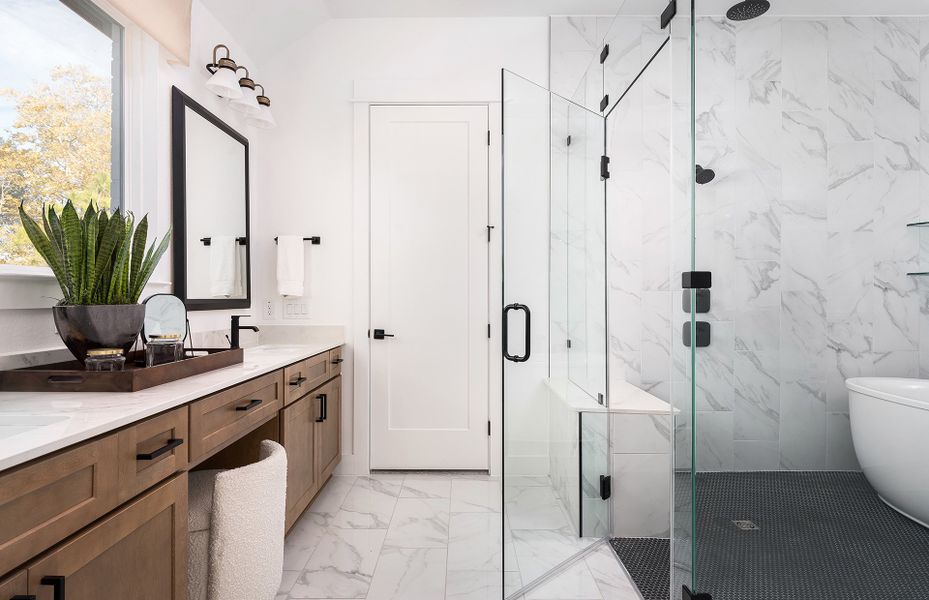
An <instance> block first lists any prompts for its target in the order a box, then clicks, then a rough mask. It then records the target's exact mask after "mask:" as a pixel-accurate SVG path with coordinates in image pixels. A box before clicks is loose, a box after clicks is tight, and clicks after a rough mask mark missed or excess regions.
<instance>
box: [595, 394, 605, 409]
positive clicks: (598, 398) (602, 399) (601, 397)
mask: <svg viewBox="0 0 929 600" xmlns="http://www.w3.org/2000/svg"><path fill="white" fill-rule="evenodd" d="M597 402H599V403H600V406H603V403H604V402H606V398H605V397H604V396H603V394H597Z"/></svg>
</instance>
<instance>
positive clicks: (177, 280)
mask: <svg viewBox="0 0 929 600" xmlns="http://www.w3.org/2000/svg"><path fill="white" fill-rule="evenodd" d="M186 108H190V109H191V110H193V111H194V112H196V113H197V114H198V115H200V116H201V117H203V118H204V119H206V120H207V121H209V122H210V123H212V124H213V125H215V126H216V127H217V128H218V129H220V130H221V131H223V132H224V133H226V134H227V135H228V136H229V137H231V138H233V139H234V140H236V141H237V142H239V143H241V144H242V145H243V146H244V147H245V239H246V244H245V274H246V282H245V298H193V299H192V298H188V297H187V146H186V141H187V127H186V119H185V109H186ZM171 195H172V211H173V213H174V214H173V219H172V221H173V230H174V233H173V235H174V240H173V255H174V256H173V261H172V262H173V270H174V273H173V278H174V295H175V296H177V297H178V298H180V299H181V300H182V301H183V302H184V304H185V305H186V306H187V310H223V309H235V308H250V307H251V305H252V264H251V254H252V244H251V223H250V218H251V217H250V215H249V161H248V139H246V138H245V136H243V135H242V134H240V133H239V132H238V131H236V130H235V129H233V128H232V127H230V126H229V125H227V124H226V123H224V122H223V121H222V120H221V119H220V118H219V117H217V116H216V115H214V114H213V113H211V112H210V111H208V110H207V109H206V108H204V107H203V106H201V105H200V104H199V103H198V102H197V101H196V100H194V99H193V98H191V97H190V96H188V95H187V94H185V93H184V92H182V91H181V90H179V89H177V87H174V86H172V87H171Z"/></svg>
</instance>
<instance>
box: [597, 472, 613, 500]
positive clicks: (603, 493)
mask: <svg viewBox="0 0 929 600" xmlns="http://www.w3.org/2000/svg"><path fill="white" fill-rule="evenodd" d="M611 495H613V478H612V477H610V476H609V475H601V476H600V499H601V500H609V499H610V496H611Z"/></svg>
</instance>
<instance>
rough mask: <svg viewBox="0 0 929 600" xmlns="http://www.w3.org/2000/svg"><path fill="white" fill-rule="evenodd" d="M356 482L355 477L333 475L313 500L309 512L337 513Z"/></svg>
mask: <svg viewBox="0 0 929 600" xmlns="http://www.w3.org/2000/svg"><path fill="white" fill-rule="evenodd" d="M354 483H355V478H354V477H346V476H338V475H335V476H333V477H332V478H330V479H329V482H328V483H327V484H326V485H325V487H323V489H322V490H321V491H320V492H319V495H318V496H316V499H315V500H313V503H312V504H311V505H310V508H309V509H308V510H309V512H313V513H320V514H327V515H335V513H337V512H339V509H340V508H342V501H343V500H345V496H346V495H348V492H349V490H351V489H352V485H353V484H354Z"/></svg>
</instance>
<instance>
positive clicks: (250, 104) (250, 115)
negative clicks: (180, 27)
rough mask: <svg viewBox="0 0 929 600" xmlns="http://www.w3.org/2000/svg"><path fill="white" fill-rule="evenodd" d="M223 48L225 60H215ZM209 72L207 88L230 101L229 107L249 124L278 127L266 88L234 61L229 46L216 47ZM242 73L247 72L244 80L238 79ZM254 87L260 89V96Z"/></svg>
mask: <svg viewBox="0 0 929 600" xmlns="http://www.w3.org/2000/svg"><path fill="white" fill-rule="evenodd" d="M220 48H222V49H223V50H225V51H226V56H225V57H224V58H217V57H216V55H217V53H218V52H219V49H220ZM206 70H207V71H209V72H210V75H211V76H210V78H209V79H208V80H207V82H206V89H208V90H210V91H211V92H213V93H214V94H216V95H217V96H219V97H221V98H228V99H229V106H231V107H232V108H234V109H235V110H237V111H239V112H241V113H243V114H244V115H245V117H246V118H245V122H246V123H248V124H249V125H252V126H254V127H259V128H261V129H271V128H272V127H275V126H276V125H277V123H276V122H275V121H274V115H272V114H271V100H270V99H269V98H268V97H267V96H265V88H264V86H263V85H258V84H256V83H255V81H254V80H253V79H252V78H251V76H250V75H249V73H248V69H247V68H246V67H244V66H240V65H237V64H236V63H235V61H234V60H232V58H231V57H230V56H229V47H228V46H226V45H224V44H218V45H217V46H216V47H215V48H213V62H211V63H210V64H208V65H207V66H206ZM239 70H244V71H245V77H241V78H240V77H239V76H238V72H239ZM255 88H261V93H260V94H259V93H258V92H257V91H256V89H255Z"/></svg>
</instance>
